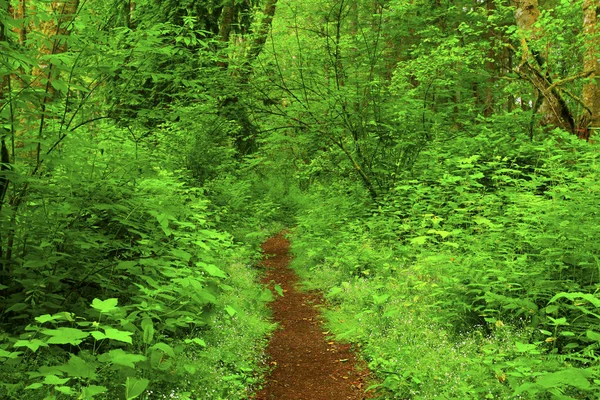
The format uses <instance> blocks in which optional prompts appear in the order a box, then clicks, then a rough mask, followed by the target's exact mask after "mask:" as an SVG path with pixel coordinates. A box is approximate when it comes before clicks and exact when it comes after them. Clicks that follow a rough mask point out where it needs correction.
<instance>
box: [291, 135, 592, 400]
mask: <svg viewBox="0 0 600 400" xmlns="http://www.w3.org/2000/svg"><path fill="white" fill-rule="evenodd" d="M556 135H557V138H556V139H547V140H544V141H543V142H538V143H536V142H532V143H527V142H524V144H523V145H521V146H515V145H514V144H512V143H508V141H503V140H502V139H501V138H499V139H498V143H497V145H496V147H495V148H493V149H492V148H490V147H489V146H487V145H486V146H484V145H483V143H482V145H481V146H479V145H478V144H477V140H470V141H468V142H465V141H457V142H456V143H452V144H450V145H447V146H448V149H447V152H446V151H440V149H439V148H438V149H436V151H435V152H434V151H432V152H428V151H425V153H424V154H423V155H422V157H421V159H420V160H421V162H422V163H423V165H420V164H419V162H417V164H416V165H415V171H414V172H413V173H411V174H407V175H406V176H405V177H404V178H403V179H402V180H401V181H400V182H399V184H398V185H397V186H396V187H395V188H394V189H393V190H392V191H391V192H390V193H389V194H387V195H386V197H385V198H384V199H382V200H380V203H379V205H378V206H377V207H375V209H373V208H371V209H372V212H371V213H366V212H365V209H366V207H364V204H363V202H362V200H360V199H361V198H362V199H364V197H360V196H353V195H352V193H353V192H352V191H350V190H348V187H352V185H353V183H352V182H347V183H346V184H340V185H339V186H337V187H336V186H332V185H328V187H327V188H326V189H325V188H323V187H318V186H315V187H314V188H313V189H312V190H311V192H310V194H309V197H310V201H307V202H306V203H304V204H305V207H304V208H303V209H302V210H301V212H300V213H299V217H298V226H297V228H296V229H295V231H294V233H293V236H292V251H293V253H294V256H295V258H294V260H293V267H294V268H295V269H296V270H297V271H298V272H299V273H300V275H301V276H302V278H303V280H304V281H305V283H306V285H307V287H309V288H317V289H320V290H322V291H324V292H325V294H326V298H327V301H328V305H329V306H328V308H327V310H326V311H325V315H326V318H327V321H328V322H327V324H328V329H329V330H330V331H331V332H332V335H334V337H335V338H337V339H339V340H345V341H348V342H351V343H353V344H354V345H355V346H356V348H358V349H359V350H360V353H361V354H362V357H363V358H364V359H365V360H366V361H367V362H368V365H369V367H370V368H371V369H372V371H373V372H374V373H375V375H376V377H377V378H378V379H379V382H380V383H379V384H376V385H373V386H372V388H371V389H372V390H375V391H376V392H377V393H379V394H380V395H381V398H385V399H408V398H414V399H428V398H454V399H469V398H471V399H482V398H489V399H507V398H515V399H518V398H522V399H587V398H589V399H592V398H597V396H598V395H600V370H599V359H598V348H599V346H600V329H598V322H600V321H599V319H600V295H599V293H598V292H599V290H600V286H599V282H600V281H599V276H598V271H599V269H598V268H599V266H600V265H599V264H598V254H600V248H599V247H598V243H597V240H595V239H594V238H597V237H598V234H599V233H600V232H598V227H599V226H600V220H599V218H600V215H599V214H598V212H597V207H596V206H595V205H596V204H600V187H599V186H598V183H597V182H598V177H599V175H600V170H599V169H598V168H599V166H598V151H597V146H594V145H589V144H587V143H582V142H579V141H577V140H576V138H571V137H568V136H565V135H561V134H560V133H556ZM419 171H420V172H419Z"/></svg>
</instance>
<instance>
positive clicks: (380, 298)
mask: <svg viewBox="0 0 600 400" xmlns="http://www.w3.org/2000/svg"><path fill="white" fill-rule="evenodd" d="M389 298H390V295H389V294H387V293H384V294H382V295H381V296H378V295H376V294H374V295H373V303H374V304H375V305H381V304H384V303H385V302H387V301H388V299H389Z"/></svg>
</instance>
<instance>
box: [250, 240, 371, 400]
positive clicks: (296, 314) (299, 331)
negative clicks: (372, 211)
mask: <svg viewBox="0 0 600 400" xmlns="http://www.w3.org/2000/svg"><path fill="white" fill-rule="evenodd" d="M262 247H263V252H264V261H263V265H264V266H265V268H266V274H265V277H264V279H263V283H265V284H267V285H268V286H269V287H270V288H271V290H272V292H273V294H274V295H275V297H277V298H276V300H275V301H274V302H273V303H271V307H272V309H273V317H274V319H275V321H276V322H278V323H279V329H278V330H277V331H276V332H275V333H274V335H273V337H272V338H271V341H270V343H269V346H268V348H267V355H268V356H269V363H270V366H271V367H272V368H273V369H272V372H271V374H270V376H269V377H268V381H267V383H266V385H265V387H264V388H263V389H262V390H261V391H260V392H259V393H258V394H256V396H255V397H254V398H255V399H256V400H362V399H366V398H367V396H366V395H365V394H364V389H365V383H364V379H365V378H366V375H367V374H368V372H367V370H366V369H363V371H359V370H357V369H356V359H355V357H354V355H353V354H352V352H351V351H350V348H349V347H350V346H349V345H345V344H339V343H336V342H333V341H329V340H327V332H324V328H323V327H321V319H320V316H319V313H318V311H317V310H316V309H315V306H317V305H319V304H321V303H322V300H323V299H322V297H320V296H319V295H318V294H317V293H305V292H300V291H299V290H296V288H295V285H296V283H297V281H298V277H297V275H296V274H295V273H294V272H293V271H292V270H291V269H289V268H288V264H289V261H290V255H289V247H290V243H289V241H288V240H287V239H285V237H284V235H283V234H279V235H277V236H275V237H272V238H270V239H268V240H267V241H266V242H265V243H263V246H262ZM275 284H279V285H280V286H281V287H282V289H283V292H284V296H283V297H281V296H279V295H278V294H277V292H276V291H275V290H274V289H273V287H274V285H275Z"/></svg>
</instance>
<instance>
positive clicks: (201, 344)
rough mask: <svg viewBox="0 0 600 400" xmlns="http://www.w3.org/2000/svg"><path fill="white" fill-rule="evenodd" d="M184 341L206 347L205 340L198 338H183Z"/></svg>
mask: <svg viewBox="0 0 600 400" xmlns="http://www.w3.org/2000/svg"><path fill="white" fill-rule="evenodd" d="M184 343H187V344H190V343H195V344H197V345H198V346H200V347H206V342H205V341H204V340H202V339H200V338H193V339H185V340H184Z"/></svg>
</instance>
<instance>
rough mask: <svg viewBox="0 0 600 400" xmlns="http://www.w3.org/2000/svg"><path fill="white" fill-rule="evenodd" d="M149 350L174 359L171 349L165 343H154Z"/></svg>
mask: <svg viewBox="0 0 600 400" xmlns="http://www.w3.org/2000/svg"><path fill="white" fill-rule="evenodd" d="M150 349H151V350H156V349H158V350H160V351H162V352H163V353H165V354H166V355H168V356H169V357H171V358H175V352H174V351H173V348H172V347H171V346H169V345H168V344H166V343H156V344H155V345H154V346H152V347H150Z"/></svg>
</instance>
